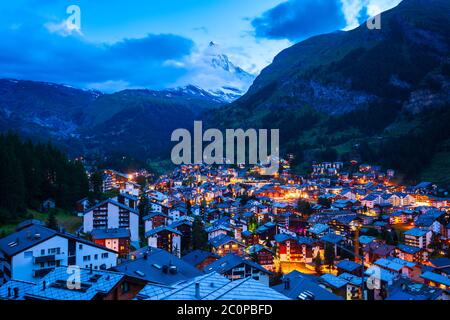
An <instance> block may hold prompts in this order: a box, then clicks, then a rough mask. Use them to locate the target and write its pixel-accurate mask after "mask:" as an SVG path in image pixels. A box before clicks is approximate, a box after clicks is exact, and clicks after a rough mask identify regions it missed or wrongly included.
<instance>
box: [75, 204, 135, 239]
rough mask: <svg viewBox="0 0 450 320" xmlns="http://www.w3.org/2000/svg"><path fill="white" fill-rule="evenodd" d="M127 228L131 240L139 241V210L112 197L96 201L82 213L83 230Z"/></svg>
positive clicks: (86, 231) (87, 231)
mask: <svg viewBox="0 0 450 320" xmlns="http://www.w3.org/2000/svg"><path fill="white" fill-rule="evenodd" d="M118 228H120V229H128V230H130V235H131V238H130V240H131V241H139V212H138V211H137V210H136V209H133V208H130V207H128V206H126V205H124V204H121V203H119V202H117V201H115V200H113V199H108V200H105V201H103V202H100V203H98V204H97V205H95V206H94V207H92V208H90V209H88V210H87V211H86V212H85V213H84V215H83V232H85V233H89V232H91V231H92V230H94V229H118Z"/></svg>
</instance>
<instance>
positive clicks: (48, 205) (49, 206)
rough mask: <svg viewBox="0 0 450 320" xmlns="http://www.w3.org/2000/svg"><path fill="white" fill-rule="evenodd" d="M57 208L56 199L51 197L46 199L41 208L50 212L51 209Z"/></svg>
mask: <svg viewBox="0 0 450 320" xmlns="http://www.w3.org/2000/svg"><path fill="white" fill-rule="evenodd" d="M55 208H56V204H55V200H53V199H51V198H49V199H46V200H44V201H43V202H42V205H41V210H42V211H43V212H48V211H49V210H50V209H55Z"/></svg>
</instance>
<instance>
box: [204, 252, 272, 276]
mask: <svg viewBox="0 0 450 320" xmlns="http://www.w3.org/2000/svg"><path fill="white" fill-rule="evenodd" d="M241 264H246V265H248V266H251V267H253V268H255V269H258V270H259V271H261V272H263V273H266V274H271V272H269V271H267V270H266V269H264V267H262V266H261V265H259V264H257V263H255V262H253V261H251V260H247V259H244V258H242V257H240V256H237V255H235V254H232V253H230V254H227V255H226V256H224V257H222V258H220V259H219V260H217V261H214V262H213V263H211V264H209V265H208V266H207V267H205V269H204V271H205V272H207V273H210V272H214V271H215V272H219V273H221V274H222V273H225V272H228V271H230V270H231V269H233V268H235V267H237V266H239V265H241Z"/></svg>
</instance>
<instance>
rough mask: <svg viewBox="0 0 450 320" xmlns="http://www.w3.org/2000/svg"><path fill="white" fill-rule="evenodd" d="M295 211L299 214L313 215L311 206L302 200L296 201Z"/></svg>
mask: <svg viewBox="0 0 450 320" xmlns="http://www.w3.org/2000/svg"><path fill="white" fill-rule="evenodd" d="M297 211H299V212H300V213H301V214H304V215H307V216H310V215H311V214H312V213H313V209H312V207H311V204H310V203H309V202H308V201H306V200H303V199H300V200H298V202H297Z"/></svg>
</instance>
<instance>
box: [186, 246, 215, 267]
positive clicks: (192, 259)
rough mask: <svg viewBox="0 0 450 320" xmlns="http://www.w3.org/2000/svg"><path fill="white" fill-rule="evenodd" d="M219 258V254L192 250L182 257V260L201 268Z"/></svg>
mask: <svg viewBox="0 0 450 320" xmlns="http://www.w3.org/2000/svg"><path fill="white" fill-rule="evenodd" d="M219 259H220V256H218V255H216V254H214V253H211V252H209V251H204V250H192V251H191V252H189V253H188V254H186V255H184V256H183V257H182V260H183V261H184V262H187V263H189V264H190V265H192V266H194V267H196V268H197V269H200V270H203V269H204V268H205V267H206V266H207V265H209V264H211V263H213V262H214V261H217V260H219Z"/></svg>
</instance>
